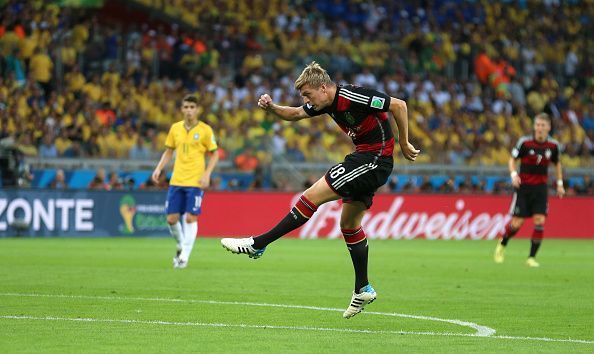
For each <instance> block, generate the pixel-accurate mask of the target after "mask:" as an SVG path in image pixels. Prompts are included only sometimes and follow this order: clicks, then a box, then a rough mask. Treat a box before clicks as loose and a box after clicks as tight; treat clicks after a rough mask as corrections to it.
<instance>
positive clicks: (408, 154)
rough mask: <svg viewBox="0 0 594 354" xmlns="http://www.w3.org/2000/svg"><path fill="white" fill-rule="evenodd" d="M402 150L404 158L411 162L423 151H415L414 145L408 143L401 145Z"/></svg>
mask: <svg viewBox="0 0 594 354" xmlns="http://www.w3.org/2000/svg"><path fill="white" fill-rule="evenodd" d="M400 150H401V151H402V155H404V158H406V159H407V160H410V161H414V160H416V159H417V156H419V153H420V152H421V150H417V149H415V147H414V146H413V144H411V143H409V142H408V141H407V142H401V143H400Z"/></svg>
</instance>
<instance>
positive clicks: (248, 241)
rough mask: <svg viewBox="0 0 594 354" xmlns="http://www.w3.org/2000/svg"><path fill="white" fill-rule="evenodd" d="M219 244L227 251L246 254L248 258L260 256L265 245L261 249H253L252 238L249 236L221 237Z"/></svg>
mask: <svg viewBox="0 0 594 354" xmlns="http://www.w3.org/2000/svg"><path fill="white" fill-rule="evenodd" d="M221 245H223V248H225V249H226V250H227V251H230V252H233V253H235V254H247V255H248V256H249V257H250V258H253V259H258V258H260V257H262V254H264V251H265V250H266V247H264V248H262V249H255V248H254V247H253V245H254V239H253V238H251V237H248V238H223V239H221Z"/></svg>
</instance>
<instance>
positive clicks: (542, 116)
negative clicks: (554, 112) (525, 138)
mask: <svg viewBox="0 0 594 354" xmlns="http://www.w3.org/2000/svg"><path fill="white" fill-rule="evenodd" d="M537 119H541V120H544V121H546V122H548V123H549V124H551V123H552V122H551V117H550V116H549V115H548V114H546V113H539V114H537V115H536V116H535V117H534V120H537Z"/></svg>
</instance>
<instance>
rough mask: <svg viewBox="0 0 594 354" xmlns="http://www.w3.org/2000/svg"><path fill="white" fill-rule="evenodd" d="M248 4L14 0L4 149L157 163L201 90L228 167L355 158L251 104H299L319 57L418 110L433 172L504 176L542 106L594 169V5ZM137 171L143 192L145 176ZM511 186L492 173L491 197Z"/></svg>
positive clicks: (413, 120)
mask: <svg viewBox="0 0 594 354" xmlns="http://www.w3.org/2000/svg"><path fill="white" fill-rule="evenodd" d="M249 4H250V2H248V1H222V2H220V1H216V2H215V1H196V0H194V1H192V0H189V1H154V0H139V1H134V2H132V5H130V6H131V7H129V6H127V5H125V4H122V3H120V2H117V1H106V4H105V6H104V8H103V9H102V8H99V9H75V8H60V7H58V6H56V5H54V4H52V3H46V2H40V1H34V2H29V1H18V0H11V1H7V2H6V4H5V5H4V7H3V8H2V18H1V22H0V24H1V25H0V50H1V51H2V54H3V56H2V63H1V69H2V70H1V73H2V75H1V76H0V80H1V82H0V140H2V141H3V143H4V144H13V145H15V146H17V147H18V148H19V150H20V151H21V153H22V154H23V155H25V156H52V155H57V156H60V157H73V158H81V157H104V158H119V159H125V158H130V157H133V158H135V159H136V158H145V159H152V160H154V161H155V162H156V160H157V159H158V157H159V155H160V153H161V151H162V149H163V142H164V138H165V135H166V132H167V131H166V130H167V128H168V127H169V125H170V124H171V123H172V122H174V121H175V120H176V119H179V115H178V114H177V107H176V105H177V103H178V101H179V99H180V98H181V97H182V96H183V95H184V94H185V93H187V92H196V93H198V94H199V96H200V98H201V101H202V102H201V105H202V108H203V114H202V116H203V119H204V120H205V121H207V122H208V123H209V124H211V125H212V126H213V127H214V128H215V131H216V132H217V133H218V138H219V144H220V146H221V157H222V158H223V159H225V160H228V161H233V160H234V159H235V157H236V156H238V155H240V154H241V153H242V152H243V150H244V149H245V148H246V147H249V148H250V149H253V150H254V151H255V155H256V157H257V158H258V160H259V161H260V163H261V164H263V165H267V164H270V163H271V161H277V160H279V159H280V160H281V161H287V160H288V161H299V160H304V161H305V162H318V163H330V162H334V161H338V160H340V159H342V157H343V156H344V155H345V154H346V153H348V152H349V151H350V149H351V145H350V142H348V141H347V140H346V139H345V138H344V136H343V135H342V133H341V132H340V131H339V130H338V129H336V127H335V126H334V124H333V123H332V122H331V121H329V120H323V119H319V120H308V121H303V122H300V123H299V124H293V125H289V124H285V123H279V122H276V121H274V120H273V119H272V118H271V117H268V116H267V115H266V114H265V113H264V112H263V111H261V110H258V109H257V107H256V105H255V103H256V100H257V97H258V96H259V95H260V94H261V93H264V92H270V93H271V94H272V95H273V97H274V98H275V99H276V100H278V101H279V102H283V103H286V104H299V102H300V99H299V97H298V95H297V93H296V92H295V91H294V90H293V88H292V82H293V80H294V78H295V77H296V74H298V73H299V71H300V70H301V68H302V67H303V65H304V64H306V63H307V62H309V61H311V60H316V61H319V62H320V63H321V64H322V65H324V66H325V67H327V68H328V69H329V71H330V72H331V74H332V75H333V77H334V78H336V79H337V81H338V82H355V83H357V84H361V85H365V86H370V87H374V88H377V89H379V90H382V91H386V92H388V93H390V94H391V95H393V96H396V97H400V98H403V99H405V100H406V101H407V102H408V106H409V116H410V129H411V136H412V137H413V139H414V140H413V142H414V143H415V144H416V145H417V146H419V147H420V148H421V150H422V151H423V154H422V155H421V156H420V160H421V161H420V162H425V163H440V164H451V165H473V166H477V168H478V167H479V166H488V165H503V164H505V163H506V161H507V158H508V156H509V150H510V148H511V145H512V144H513V143H514V142H515V141H516V140H517V139H518V137H519V136H521V135H522V134H524V133H525V132H527V131H529V129H530V124H531V120H530V117H531V116H533V115H534V113H535V112H539V111H542V110H544V111H548V112H550V113H551V115H552V116H553V124H554V134H555V136H556V137H557V138H558V139H559V140H560V141H561V143H562V144H563V145H564V146H565V147H566V153H564V154H563V155H562V162H563V164H564V165H565V166H567V167H582V168H583V167H592V166H594V157H593V154H594V123H593V122H594V104H593V102H592V97H593V95H594V80H593V79H592V68H593V67H594V65H593V63H592V56H591V55H590V56H589V55H587V50H586V49H587V48H588V47H591V46H592V44H593V38H594V37H592V36H591V33H589V32H588V31H587V28H589V27H588V26H590V27H591V25H592V23H591V21H592V19H591V18H590V17H588V16H587V14H588V13H591V10H592V6H593V5H592V4H591V3H589V2H587V1H570V2H563V3H562V4H560V5H555V2H542V3H541V2H519V3H517V4H516V3H513V4H512V3H508V2H503V1H500V2H465V1H448V0H441V1H434V2H427V3H424V4H425V5H419V4H420V3H419V2H416V1H401V2H393V1H374V2H369V3H368V2H361V1H330V0H324V1H302V2H295V3H288V2H284V1H280V0H275V1H267V2H266V4H267V6H266V11H263V10H262V8H263V7H260V6H253V7H250V6H249ZM114 7H115V8H117V9H119V10H118V11H115V12H117V13H119V17H118V16H117V15H114V11H113V8H114ZM184 7H186V8H184ZM106 8H107V9H109V10H106ZM589 11H590V12H589ZM221 14H223V15H221ZM532 19H539V20H538V21H535V20H532ZM560 21H564V23H566V24H567V25H566V26H557V25H556V24H557V23H559V22H560ZM207 28H208V29H209V32H206V30H205V29H207ZM204 33H212V35H209V36H206V35H204ZM520 43H521V45H520ZM45 154H48V155H45ZM402 161H403V159H400V158H399V162H402ZM38 172H39V171H36V173H35V180H34V183H33V185H37V186H43V185H44V184H45V183H47V182H46V180H47V178H49V177H47V176H46V175H45V172H40V173H41V176H40V177H37V175H38ZM50 173H51V172H50ZM122 173H124V172H122ZM125 173H128V172H125ZM132 174H138V175H134V176H133V178H134V182H135V185H136V186H140V184H141V183H142V182H144V181H142V180H141V179H142V178H143V177H144V175H145V174H146V171H136V172H133V173H132ZM93 176H94V171H85V170H80V171H75V172H74V173H73V175H72V176H70V174H68V177H70V178H69V185H70V186H71V187H73V188H79V187H84V186H85V185H87V184H88V182H87V180H89V178H90V179H92V178H93ZM499 178H500V177H499V176H493V178H483V177H481V179H482V180H483V181H484V183H485V188H486V189H487V190H492V189H494V188H495V186H496V184H497V182H498V179H499ZM575 178H576V184H579V183H581V181H582V177H581V176H575ZM448 179H449V177H447V176H434V177H432V180H431V185H432V187H433V189H434V190H439V189H440V188H441V186H443V185H444V184H445V183H446V182H447V181H448ZM227 181H231V183H227ZM233 181H242V183H241V185H244V186H249V185H250V182H248V181H247V180H246V179H245V178H240V179H237V178H226V177H224V178H222V180H221V186H228V185H231V186H233V185H235V183H236V182H233ZM570 181H572V180H570ZM42 182H43V183H42ZM454 182H455V183H454V184H455V186H456V187H457V186H459V184H460V183H461V182H460V180H459V179H458V176H455V177H454ZM271 185H272V184H271ZM404 186H405V184H401V183H398V187H397V188H396V189H397V190H401V189H403V188H404Z"/></svg>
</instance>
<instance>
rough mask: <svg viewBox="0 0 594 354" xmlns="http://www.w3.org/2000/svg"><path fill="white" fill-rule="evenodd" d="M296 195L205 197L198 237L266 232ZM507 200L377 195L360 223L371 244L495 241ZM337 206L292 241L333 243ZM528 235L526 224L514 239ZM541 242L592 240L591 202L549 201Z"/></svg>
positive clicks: (322, 212)
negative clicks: (377, 241)
mask: <svg viewBox="0 0 594 354" xmlns="http://www.w3.org/2000/svg"><path fill="white" fill-rule="evenodd" d="M299 195H300V194H292V193H257V192H207V193H206V195H205V200H204V203H203V205H202V210H203V214H202V216H201V217H200V231H199V233H200V234H201V235H209V236H217V237H220V236H246V235H247V236H251V235H257V234H260V233H262V232H265V231H267V230H268V229H269V228H271V227H272V226H274V225H275V224H276V223H277V222H278V221H279V220H280V219H281V218H282V217H284V216H285V215H286V214H287V212H288V211H289V209H290V208H291V207H292V205H293V204H294V203H295V201H296V199H297V198H298V197H299ZM510 203H511V196H485V195H476V196H475V195H396V194H380V195H377V196H376V197H375V198H374V204H373V206H372V207H371V209H370V210H369V211H368V212H367V214H366V215H365V218H364V219H363V226H364V228H365V233H366V234H367V235H368V237H369V238H375V239H413V238H426V239H432V240H433V239H445V240H450V239H454V240H460V239H475V240H478V239H493V238H496V237H497V236H499V235H500V234H501V233H502V231H503V229H504V228H505V225H506V224H507V223H508V222H509V220H510V218H511V217H510V216H509V209H510ZM341 207H342V203H341V202H339V201H336V202H331V203H326V204H324V205H322V206H321V207H320V208H319V209H318V211H317V212H316V213H315V214H314V215H313V217H312V218H311V219H310V220H309V221H308V222H307V223H306V224H305V225H303V226H302V227H301V228H299V229H297V230H295V231H293V232H292V233H291V234H290V236H293V237H301V238H318V237H323V238H336V237H341V236H342V235H341V233H340V225H339V222H340V211H341ZM531 233H532V222H531V220H530V219H528V220H527V222H526V223H525V224H524V227H522V229H521V230H520V232H519V234H518V237H527V236H529V235H530V234H531ZM545 237H549V238H553V237H555V238H594V198H578V197H571V198H563V199H559V198H556V197H550V198H549V216H548V218H547V222H546V224H545Z"/></svg>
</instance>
